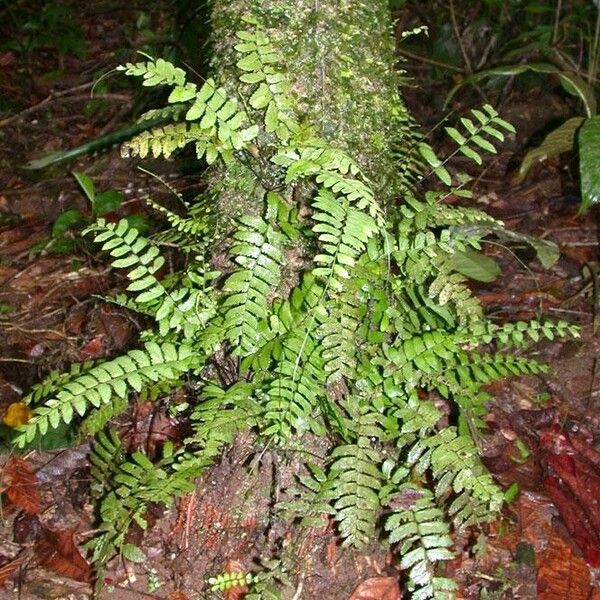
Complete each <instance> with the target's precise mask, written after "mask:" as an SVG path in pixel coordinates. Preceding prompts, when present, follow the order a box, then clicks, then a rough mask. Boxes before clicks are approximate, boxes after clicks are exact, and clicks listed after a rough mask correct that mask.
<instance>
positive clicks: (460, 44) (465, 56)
mask: <svg viewBox="0 0 600 600" xmlns="http://www.w3.org/2000/svg"><path fill="white" fill-rule="evenodd" d="M449 8H450V20H451V21H452V29H453V30H454V36H455V37H456V41H457V42H458V47H459V48H460V53H461V54H462V57H463V60H464V62H465V70H466V71H467V74H468V75H472V74H473V66H472V65H471V61H470V60H469V55H468V54H467V50H466V48H465V46H464V44H463V40H462V37H461V35H460V30H459V29H458V22H457V20H456V11H455V10H454V0H450V2H449Z"/></svg>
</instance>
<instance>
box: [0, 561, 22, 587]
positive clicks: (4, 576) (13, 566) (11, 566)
mask: <svg viewBox="0 0 600 600" xmlns="http://www.w3.org/2000/svg"><path fill="white" fill-rule="evenodd" d="M24 560H25V559H24V557H23V556H20V555H19V556H15V558H13V559H12V560H9V561H8V562H6V563H4V564H3V565H2V566H0V585H4V584H5V583H6V582H7V580H8V578H9V577H11V576H12V575H13V574H14V573H15V572H16V570H17V569H18V568H19V567H20V566H21V565H22V564H23V561H24Z"/></svg>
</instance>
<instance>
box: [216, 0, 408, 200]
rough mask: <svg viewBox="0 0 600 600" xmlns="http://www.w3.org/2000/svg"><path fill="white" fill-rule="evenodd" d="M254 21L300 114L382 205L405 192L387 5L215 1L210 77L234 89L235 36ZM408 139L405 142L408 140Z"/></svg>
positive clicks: (347, 0) (402, 118)
mask: <svg viewBox="0 0 600 600" xmlns="http://www.w3.org/2000/svg"><path fill="white" fill-rule="evenodd" d="M244 14H252V15H253V16H256V17H258V18H259V19H260V20H261V22H262V23H263V24H264V25H265V27H266V29H267V35H268V36H269V38H270V40H271V41H272V43H273V44H274V45H275V46H276V47H277V49H278V51H279V52H280V53H281V55H282V57H283V59H284V62H285V66H286V68H287V70H288V71H289V74H290V79H291V81H293V82H294V90H295V93H296V95H297V98H298V109H299V112H300V114H301V115H302V116H303V117H304V118H305V119H306V120H307V121H308V122H309V123H310V124H311V125H313V126H314V127H315V128H316V129H317V131H318V132H319V133H320V134H321V135H322V136H323V137H325V138H326V139H329V140H331V141H332V143H333V144H334V145H335V146H337V147H339V148H341V149H343V150H345V151H346V152H348V153H349V154H350V155H351V156H352V157H353V158H354V159H355V160H356V161H357V162H358V163H359V164H360V165H361V167H362V168H363V169H364V171H365V172H366V173H367V175H368V176H369V177H370V178H371V179H372V181H373V184H374V188H375V189H376V190H378V191H379V192H380V194H381V196H382V197H381V199H380V200H381V202H382V204H385V203H386V202H387V201H389V200H390V199H391V198H393V197H395V196H397V195H398V193H399V192H401V191H402V189H403V185H404V184H403V177H402V176H401V165H400V168H399V166H398V162H397V160H396V159H397V157H398V149H401V150H400V154H401V155H402V153H403V152H406V151H407V149H408V146H409V145H410V144H411V143H412V139H413V136H412V132H411V130H410V129H411V128H410V127H406V125H407V122H408V121H409V120H410V119H409V117H408V115H407V112H406V109H405V107H404V104H403V102H402V100H401V98H400V95H399V92H398V88H399V83H400V81H399V80H400V77H399V74H398V73H397V71H396V70H395V69H394V65H395V58H394V54H395V42H394V36H393V31H392V22H391V14H390V10H389V6H388V0H215V2H214V4H213V7H212V14H211V25H212V52H213V57H214V58H213V61H212V68H213V73H214V74H215V75H216V77H217V78H218V79H219V81H220V83H221V84H222V85H230V84H231V82H232V81H236V78H237V76H238V72H237V70H236V67H235V62H236V60H239V57H238V56H237V55H236V53H235V51H234V50H233V46H234V45H235V44H236V43H238V42H239V40H238V39H237V38H236V36H235V32H236V31H238V30H240V29H244V28H245V24H244V23H243V22H242V21H241V17H242V16H243V15H244ZM407 138H410V139H407Z"/></svg>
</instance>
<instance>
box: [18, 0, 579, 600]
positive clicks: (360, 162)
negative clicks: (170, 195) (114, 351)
mask: <svg viewBox="0 0 600 600" xmlns="http://www.w3.org/2000/svg"><path fill="white" fill-rule="evenodd" d="M241 4H242V5H243V7H244V9H245V10H244V11H242V10H241V7H240V2H237V1H232V2H229V3H222V2H217V3H215V7H214V8H213V14H212V26H213V28H214V32H215V33H214V35H213V42H214V44H213V45H214V52H215V58H214V61H213V77H212V78H210V79H208V80H206V81H205V82H203V83H201V82H193V81H190V80H189V79H188V77H187V75H186V73H185V72H184V70H182V69H181V68H178V67H175V66H174V65H172V64H170V63H169V62H166V61H164V60H162V59H158V60H154V59H150V58H148V59H147V60H143V61H141V62H138V63H135V64H127V65H125V66H124V67H122V68H121V69H122V71H124V72H125V73H126V74H127V75H130V76H134V77H138V78H140V80H141V82H142V84H143V85H144V86H163V87H168V88H169V89H170V94H169V96H168V106H167V107H166V108H161V109H159V111H152V113H151V114H150V115H145V116H144V117H143V118H146V119H147V118H149V117H152V116H153V115H154V116H155V115H156V114H158V112H160V113H161V114H165V115H171V117H172V122H171V123H169V124H166V125H163V126H160V127H157V128H155V129H152V130H150V131H147V132H144V133H142V134H139V135H137V136H136V137H134V138H133V139H131V140H130V141H129V142H128V143H127V144H126V145H125V147H124V150H123V154H124V155H125V156H138V157H140V158H142V159H143V158H145V157H146V156H153V157H155V158H157V157H160V156H163V157H165V158H168V157H169V156H171V154H172V153H174V152H175V151H177V150H180V149H182V148H184V147H187V146H192V147H193V148H194V149H195V153H196V155H197V157H198V160H202V161H205V163H206V164H207V165H208V169H207V172H206V182H207V186H206V192H205V193H203V194H202V195H201V196H200V197H198V198H196V199H195V201H194V202H193V203H192V204H191V205H190V206H189V207H188V208H189V212H188V214H187V215H185V216H180V215H178V214H175V213H173V212H171V211H169V210H167V209H166V208H164V207H161V206H158V205H157V204H156V203H155V202H152V201H151V202H150V203H151V205H152V206H154V207H155V208H156V209H158V210H159V211H160V213H161V214H162V215H163V216H164V217H165V219H166V220H167V221H168V224H169V229H168V232H167V233H163V234H161V236H160V237H157V238H154V239H150V238H147V237H144V236H143V235H141V234H140V233H139V231H138V230H137V229H135V228H134V227H132V226H131V225H130V224H129V223H128V221H127V220H122V221H120V222H118V223H109V222H105V221H104V220H102V219H101V220H99V221H98V222H97V223H96V224H94V225H92V226H91V227H89V228H88V230H87V233H88V234H90V235H91V236H93V239H94V240H95V242H96V243H97V244H98V245H99V247H100V249H101V250H103V251H105V252H106V253H108V254H109V255H110V257H111V260H112V265H113V267H114V268H115V269H121V270H123V271H124V272H125V273H126V276H127V279H128V281H129V283H128V286H127V290H126V292H127V293H126V294H124V295H121V296H118V297H117V298H116V299H115V301H116V302H118V303H119V304H121V305H123V306H126V307H127V308H129V309H131V310H135V311H139V312H141V313H143V315H145V316H146V317H147V318H149V319H152V320H154V321H155V323H156V327H155V328H152V329H149V330H147V331H145V332H143V334H142V338H141V343H140V345H139V347H138V348H137V349H134V350H131V351H129V352H128V353H127V354H125V355H123V356H119V357H116V358H113V359H111V360H107V361H104V362H98V363H92V364H85V365H80V366H77V367H76V368H73V369H72V370H71V372H69V373H66V374H53V375H52V376H51V377H50V378H49V379H47V380H46V381H45V382H43V383H42V384H40V385H39V386H38V387H37V388H36V389H34V391H33V392H32V393H31V394H30V396H29V397H28V400H29V402H30V404H31V405H32V408H33V418H32V419H31V421H30V422H29V423H28V424H27V425H25V426H23V427H22V428H21V432H20V435H19V437H18V439H17V443H18V444H19V445H20V446H24V445H26V444H28V443H30V442H32V440H34V439H35V438H36V437H37V436H39V435H44V434H46V432H47V431H48V430H50V429H52V428H56V427H57V426H59V425H60V424H61V423H63V422H64V423H73V424H74V425H76V426H77V427H78V428H79V430H80V431H81V432H82V434H83V435H95V436H96V442H95V445H94V446H93V450H92V453H91V455H90V463H91V465H92V466H91V468H92V475H93V478H94V481H95V484H94V486H93V490H94V494H95V497H96V499H97V502H98V518H99V528H98V534H97V535H96V537H95V538H93V539H92V540H91V541H90V542H89V548H90V549H91V553H92V557H93V560H94V561H95V562H96V564H97V565H98V566H99V573H100V576H101V573H102V565H104V564H105V563H106V561H107V560H108V559H110V558H111V556H113V555H114V554H115V553H121V554H123V555H124V556H125V557H127V558H130V559H132V560H136V559H139V558H140V557H139V550H137V548H135V547H134V546H131V545H130V544H128V543H126V533H127V531H128V529H129V527H130V525H131V524H133V523H137V524H138V525H139V526H141V527H142V528H144V527H145V526H146V522H145V519H144V515H145V511H146V507H147V505H148V503H149V502H164V503H165V504H167V505H168V504H169V503H170V502H171V501H172V498H173V497H176V496H180V495H182V494H184V493H185V492H187V491H190V490H192V489H193V488H194V482H195V479H196V478H197V477H199V476H200V475H201V474H202V473H203V472H204V471H205V470H206V469H207V468H208V467H210V465H212V464H213V463H214V461H215V460H216V459H217V458H218V457H219V456H220V455H221V453H222V452H223V450H224V449H225V448H226V447H227V445H228V444H230V443H231V442H232V440H233V439H234V437H235V436H236V435H237V434H238V433H240V432H243V431H248V430H252V431H254V432H255V433H256V435H257V439H258V440H259V442H260V441H262V446H261V447H262V448H264V447H265V446H268V447H269V448H270V449H274V450H277V449H281V451H282V452H283V451H285V452H294V451H301V449H302V446H303V445H304V444H305V443H310V440H311V439H315V438H321V439H322V441H321V442H320V444H321V445H320V447H323V444H325V445H326V446H327V447H328V448H329V450H328V453H327V456H325V457H324V458H323V460H321V461H319V460H317V459H315V460H314V461H312V462H307V463H306V464H305V468H304V471H303V472H302V473H299V474H298V486H297V489H296V490H287V498H286V500H285V502H282V503H281V504H280V505H279V507H278V508H279V510H281V511H283V512H284V514H287V515H291V516H294V517H296V518H298V519H300V520H302V521H303V522H304V523H305V524H306V525H311V524H313V523H315V522H321V523H322V519H323V515H324V514H326V515H330V516H331V518H332V519H333V520H334V521H335V523H336V525H337V530H338V532H339V535H340V538H341V540H343V544H344V545H346V546H353V547H358V548H360V547H361V546H364V545H365V544H367V543H369V542H370V541H372V540H375V539H378V540H380V541H381V542H382V543H385V544H388V545H389V546H391V547H392V549H393V550H394V551H395V552H396V555H397V556H398V562H399V565H400V567H401V568H402V569H403V570H404V572H405V573H406V585H407V588H408V589H409V590H411V591H412V597H413V598H419V599H421V598H423V599H424V598H452V597H453V596H454V590H455V587H456V586H455V584H454V582H453V581H451V580H450V579H448V578H445V577H444V576H443V571H444V568H443V562H444V561H447V560H448V559H450V558H451V557H452V556H453V550H452V547H453V542H452V538H451V533H452V531H459V530H461V529H463V528H465V527H468V526H473V525H475V526H476V525H479V524H481V523H482V522H485V521H487V520H489V519H490V518H493V517H494V515H496V514H497V513H498V511H499V509H500V508H501V506H502V503H503V493H502V490H500V489H499V488H498V487H497V485H496V484H495V483H494V481H493V479H492V477H491V476H490V474H489V473H488V472H487V471H486V469H485V468H484V466H483V465H482V463H481V461H480V459H479V457H478V453H477V446H476V440H474V439H473V437H472V436H473V435H474V434H475V435H476V433H477V431H478V429H479V428H481V427H482V426H483V420H482V417H483V416H484V415H485V413H486V402H487V399H488V397H487V395H486V394H485V392H484V391H483V390H482V389H481V388H482V386H484V385H485V384H488V383H490V382H492V381H495V380H498V379H500V378H504V377H506V376H512V375H520V374H528V373H537V372H540V371H542V370H544V369H545V367H544V366H543V365H541V364H539V363H538V362H536V361H535V360H532V359H529V358H525V357H523V355H522V350H523V349H524V348H526V347H527V346H528V345H529V344H531V343H533V342H536V341H538V340H539V339H540V338H542V337H548V338H552V337H553V336H554V335H564V334H567V333H572V334H575V333H576V332H575V330H574V329H573V328H572V327H570V326H568V325H567V324H566V323H562V322H560V323H550V322H538V321H535V322H530V323H525V322H518V323H512V324H506V325H496V324H494V323H492V322H491V321H490V320H489V319H488V318H486V316H485V315H484V314H483V311H482V309H481V306H480V304H479V302H478V301H477V299H476V298H475V297H474V296H473V295H472V293H471V291H470V289H469V287H468V286H467V284H466V282H465V278H464V276H463V275H462V274H461V273H460V272H459V271H457V268H456V264H457V262H456V260H455V259H456V256H457V255H459V254H461V253H466V252H470V251H477V250H479V249H480V244H481V239H482V236H483V235H485V233H486V231H487V230H494V229H498V228H499V227H501V223H498V222H497V221H495V220H494V219H492V218H491V217H489V216H488V215H486V214H485V213H482V212H480V211H478V210H476V209H471V208H459V207H456V206H449V205H447V204H445V203H444V198H445V197H446V196H447V195H448V194H450V193H453V194H457V195H461V196H463V197H467V198H468V197H469V194H468V192H467V191H466V188H465V184H466V179H465V178H464V177H461V176H455V177H454V178H453V177H451V176H450V174H449V172H448V171H447V169H446V167H445V162H443V161H442V160H440V159H439V158H438V157H437V155H436V154H435V153H434V151H433V150H432V149H431V147H430V146H428V145H427V144H426V143H425V142H424V140H423V139H421V138H420V136H419V135H418V132H417V130H416V127H415V124H414V122H413V120H412V119H411V117H410V116H409V114H408V112H407V110H406V108H405V106H404V104H403V102H402V100H401V98H400V96H399V95H398V91H397V90H398V85H399V84H400V83H401V81H400V80H399V78H398V75H397V74H396V73H394V71H393V68H392V65H393V62H394V58H393V41H392V35H391V27H390V21H389V15H388V8H387V1H386V0H376V1H375V0H373V1H371V2H359V1H358V0H344V2H331V1H330V2H322V3H319V4H320V6H319V8H317V9H315V7H314V3H313V2H308V1H300V2H292V1H288V0H286V1H281V0H278V1H275V0H269V1H260V2H259V1H258V0H252V1H249V2H243V3H241ZM242 14H244V16H241V15H242ZM473 119H474V120H470V119H463V120H462V127H463V128H464V129H463V133H461V132H460V131H458V129H450V130H449V134H450V136H451V137H452V138H453V140H454V141H455V142H456V144H457V148H456V151H457V152H462V153H463V154H465V155H466V156H469V157H471V158H472V159H473V160H475V161H476V162H479V161H480V156H479V153H480V152H482V151H486V152H493V151H494V146H493V144H492V142H493V141H501V140H502V139H503V132H506V131H507V130H509V131H510V130H511V129H512V128H511V126H510V125H509V124H508V123H506V122H505V121H503V120H502V119H501V118H500V117H499V116H498V114H497V113H496V112H495V111H494V110H493V109H492V108H491V107H489V106H485V107H484V108H483V110H481V111H478V110H475V111H473ZM432 174H437V176H438V178H439V180H440V182H441V183H440V184H439V187H440V189H439V191H431V190H430V191H428V192H427V193H424V192H419V191H418V190H420V189H421V188H422V186H421V181H422V180H423V179H424V178H425V177H426V176H428V175H432ZM453 182H454V184H453ZM430 187H431V186H430ZM486 228H487V229H486ZM165 240H167V241H168V244H169V246H170V247H172V246H173V245H174V244H176V245H178V247H179V249H180V251H181V253H182V254H183V255H184V257H185V261H184V262H185V267H184V268H183V269H182V270H181V271H180V272H177V273H170V274H168V275H166V276H165V275H163V273H164V271H165V269H164V266H165V259H164V258H163V249H162V244H163V243H165ZM227 257H228V260H226V258H227ZM491 342H494V343H493V344H491ZM490 348H493V351H492V350H491V349H490ZM514 348H518V349H519V355H518V356H517V355H515V354H514V352H513V351H512V350H513V349H514ZM182 385H188V386H190V389H193V390H194V397H195V400H194V403H193V404H191V406H190V409H189V418H190V420H191V423H192V427H193V435H191V437H190V438H189V439H187V440H186V441H185V444H184V445H183V447H181V448H176V449H174V448H173V447H172V446H171V445H168V444H167V445H166V446H165V448H164V455H163V457H162V459H161V460H160V461H159V462H158V463H157V462H152V461H150V460H149V459H148V457H147V456H145V455H144V454H143V453H140V452H138V453H134V454H133V455H127V454H126V453H124V451H123V449H122V446H121V442H120V440H119V437H118V435H117V434H116V433H115V431H113V430H111V429H110V421H111V419H112V418H113V417H114V416H116V415H118V414H119V413H121V412H123V411H124V410H125V409H126V408H127V405H128V400H129V398H130V397H131V396H132V395H133V394H136V393H138V394H139V393H142V392H146V393H150V394H152V393H155V392H156V389H159V390H160V391H161V392H165V391H168V390H169V389H175V388H176V387H178V386H182ZM444 405H445V406H447V407H450V417H449V418H448V416H447V411H446V413H445V414H442V410H441V408H440V407H441V406H444ZM256 597H257V598H258V597H262V596H260V595H256ZM269 597H271V596H269ZM272 597H277V596H272Z"/></svg>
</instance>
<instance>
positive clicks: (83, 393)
mask: <svg viewBox="0 0 600 600" xmlns="http://www.w3.org/2000/svg"><path fill="white" fill-rule="evenodd" d="M197 364H198V358H197V356H195V353H194V351H193V349H192V348H191V347H190V346H186V345H181V346H179V347H178V346H175V345H174V344H171V343H164V344H162V345H159V344H157V343H155V342H148V343H146V344H145V346H144V348H143V350H131V351H129V352H128V353H127V354H125V355H123V356H120V357H118V358H115V359H113V360H110V361H107V362H104V363H101V364H99V365H97V366H95V367H93V368H91V369H89V370H88V371H86V372H84V373H83V374H82V375H80V376H78V377H77V378H75V379H73V380H71V381H69V382H67V383H65V384H64V386H62V387H61V389H60V391H58V393H56V394H55V395H54V397H52V398H50V399H49V400H47V401H46V402H45V404H44V405H43V406H39V407H36V408H35V410H34V412H33V417H32V419H31V420H30V421H29V423H27V424H26V425H23V426H22V427H21V428H20V430H19V431H20V434H19V436H18V437H17V439H16V443H17V445H19V446H20V447H23V446H24V445H25V444H26V443H27V442H30V441H31V440H33V438H34V437H35V435H36V433H37V432H38V431H39V433H40V434H41V435H44V434H45V433H46V432H47V431H48V429H49V428H56V427H58V425H59V424H60V423H61V422H64V423H70V422H71V421H72V420H73V418H74V417H75V416H76V415H79V416H84V415H85V414H86V413H87V412H88V411H89V410H90V409H91V408H96V409H99V408H101V407H102V406H103V405H105V404H109V403H112V402H115V399H125V398H127V397H128V395H129V393H130V392H132V391H136V392H140V391H141V390H142V388H143V386H144V385H145V384H146V383H149V382H155V381H158V380H159V379H160V380H163V381H171V382H173V383H175V382H177V381H179V378H180V376H181V375H182V374H183V373H186V372H187V371H189V370H190V369H192V368H193V367H194V366H196V365H197Z"/></svg>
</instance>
